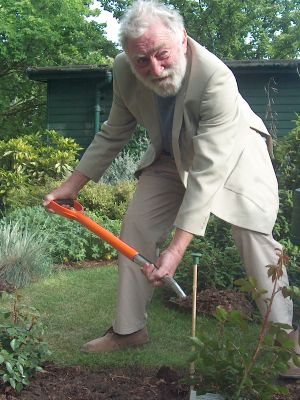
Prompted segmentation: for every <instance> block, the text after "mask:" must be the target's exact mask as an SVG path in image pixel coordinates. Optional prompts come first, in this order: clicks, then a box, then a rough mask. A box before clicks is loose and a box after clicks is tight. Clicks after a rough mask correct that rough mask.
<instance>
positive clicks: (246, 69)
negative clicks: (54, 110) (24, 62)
mask: <svg viewBox="0 0 300 400" xmlns="http://www.w3.org/2000/svg"><path fill="white" fill-rule="evenodd" d="M224 62H225V64H226V65H227V66H228V67H229V68H230V69H232V70H233V71H236V72H240V73H251V72H252V73H253V72H254V71H255V72H261V73H269V72H273V73H274V72H282V73H297V74H298V75H299V76H300V59H298V60H224ZM27 75H28V77H29V78H30V79H32V80H35V81H41V82H47V81H49V80H52V79H82V78H87V79H93V78H97V79H99V78H108V79H109V78H110V77H111V68H109V67H103V66H99V65H66V66H51V67H29V68H27Z"/></svg>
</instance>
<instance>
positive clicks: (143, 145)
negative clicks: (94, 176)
mask: <svg viewBox="0 0 300 400" xmlns="http://www.w3.org/2000/svg"><path fill="white" fill-rule="evenodd" d="M148 145H149V139H148V135H147V132H146V130H145V129H144V128H142V127H141V126H138V127H137V130H136V132H135V134H134V135H133V136H132V138H131V139H130V141H129V143H128V144H127V145H126V146H125V148H124V150H123V151H121V153H119V155H118V156H117V157H116V159H115V160H114V161H113V163H112V164H111V165H110V167H109V168H108V169H107V170H106V172H105V174H104V175H103V177H102V178H101V182H103V183H107V184H116V183H118V182H122V181H132V180H134V179H135V177H134V173H135V171H136V169H137V166H138V163H139V160H140V159H141V157H142V155H143V153H144V152H145V150H146V149H147V147H148Z"/></svg>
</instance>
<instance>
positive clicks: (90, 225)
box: [46, 200, 139, 261]
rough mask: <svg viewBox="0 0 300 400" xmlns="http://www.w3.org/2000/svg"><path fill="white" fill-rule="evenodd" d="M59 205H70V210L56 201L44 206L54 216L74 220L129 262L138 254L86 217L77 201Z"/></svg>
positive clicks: (62, 201) (64, 202)
mask: <svg viewBox="0 0 300 400" xmlns="http://www.w3.org/2000/svg"><path fill="white" fill-rule="evenodd" d="M60 203H61V204H66V205H68V204H71V205H72V208H67V207H64V206H62V205H60V204H58V202H57V201H53V200H52V201H50V203H49V204H48V205H47V206H46V207H47V208H48V209H49V210H50V211H53V212H54V213H56V214H59V215H61V216H63V217H66V218H69V219H75V220H76V221H77V222H79V223H80V224H82V225H84V226H85V227H86V228H87V229H89V230H90V231H91V232H93V233H95V234H96V235H97V236H99V237H100V238H102V239H103V240H105V241H106V242H107V243H109V244H110V245H111V246H112V247H114V248H115V249H116V250H118V251H119V252H120V253H122V254H124V256H126V257H127V258H129V259H130V260H132V261H133V260H134V258H135V257H136V256H137V255H138V254H139V253H138V251H136V250H135V249H134V248H132V247H130V246H129V245H128V244H126V243H125V242H123V241H122V240H121V239H119V238H118V237H116V236H115V235H113V234H112V233H111V232H109V231H108V230H106V229H105V228H103V227H102V226H101V225H98V224H97V223H96V222H95V221H93V220H92V219H91V218H89V217H87V216H86V215H85V214H84V209H83V206H82V205H81V204H80V203H79V202H78V201H77V200H60Z"/></svg>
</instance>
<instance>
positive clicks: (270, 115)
mask: <svg viewBox="0 0 300 400" xmlns="http://www.w3.org/2000/svg"><path fill="white" fill-rule="evenodd" d="M226 64H227V65H228V67H229V68H230V69H231V70H232V72H233V73H234V75H235V77H236V80H237V82H238V86H239V89H240V92H241V94H242V96H243V97H244V98H245V99H246V100H247V102H248V103H249V104H250V106H251V107H252V109H253V110H254V111H255V112H256V113H257V114H258V115H259V116H260V117H261V118H262V119H263V120H264V122H265V124H266V125H267V127H268V129H269V130H270V131H271V133H272V134H275V135H276V136H277V137H282V136H285V135H286V134H287V133H288V132H289V131H290V130H291V129H293V128H294V127H295V123H294V121H295V119H296V117H297V114H300V60H246V61H228V62H226Z"/></svg>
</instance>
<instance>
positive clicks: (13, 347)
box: [10, 339, 19, 351]
mask: <svg viewBox="0 0 300 400" xmlns="http://www.w3.org/2000/svg"><path fill="white" fill-rule="evenodd" d="M10 347H11V348H12V349H13V351H15V350H16V349H17V348H18V347H19V343H18V341H17V340H16V339H13V340H12V341H11V342H10Z"/></svg>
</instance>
